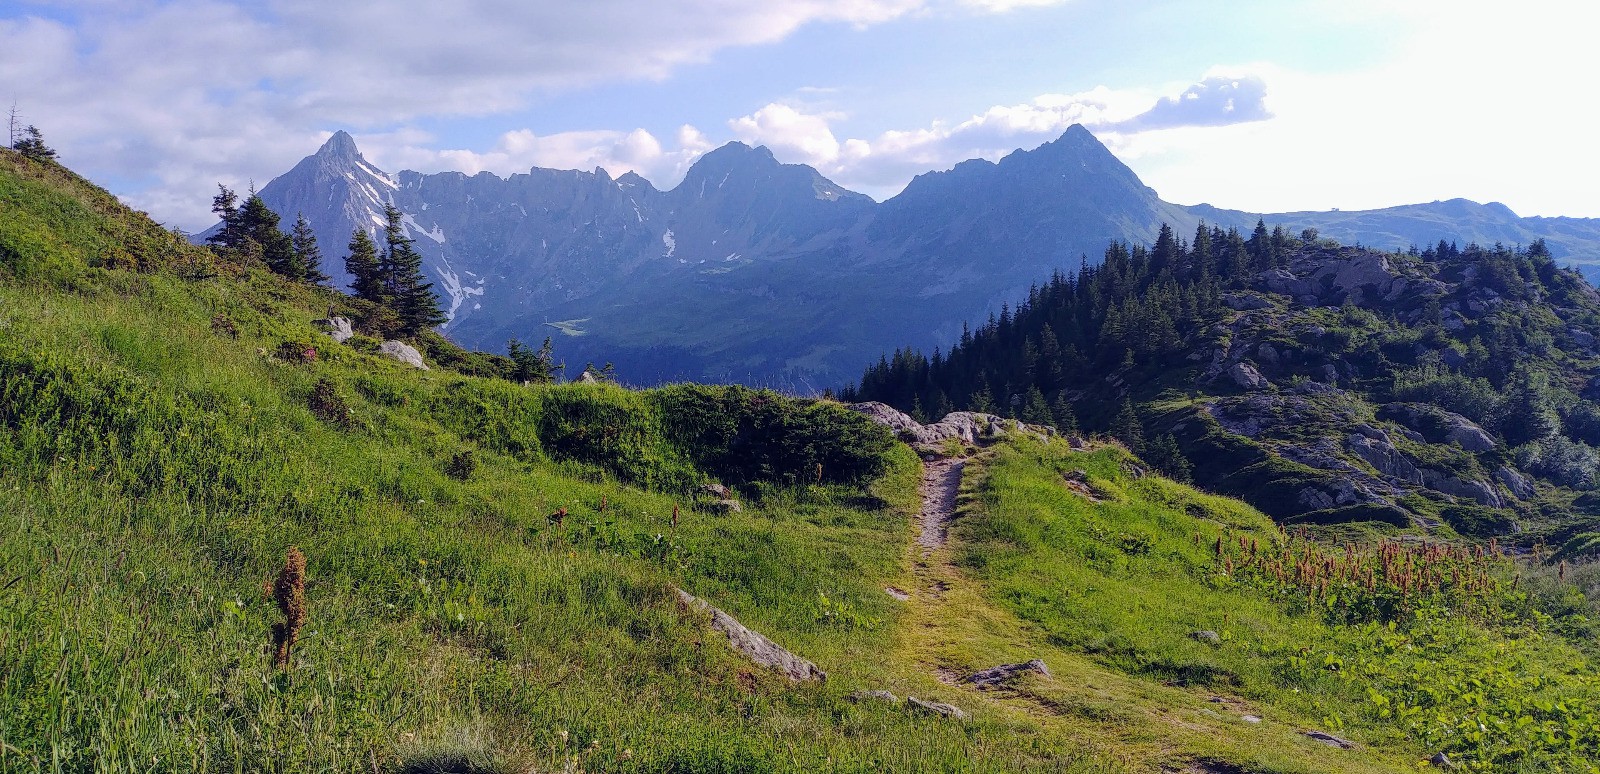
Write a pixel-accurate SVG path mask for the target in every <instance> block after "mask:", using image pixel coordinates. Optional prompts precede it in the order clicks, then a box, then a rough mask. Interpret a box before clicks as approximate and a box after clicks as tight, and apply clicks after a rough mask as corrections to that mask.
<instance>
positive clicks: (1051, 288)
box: [845, 225, 1600, 556]
mask: <svg viewBox="0 0 1600 774" xmlns="http://www.w3.org/2000/svg"><path fill="white" fill-rule="evenodd" d="M1597 334H1600V294H1597V293H1596V291H1595V289H1594V288H1593V287H1591V286H1590V285H1589V284H1588V283H1587V282H1585V281H1584V280H1583V279H1582V278H1581V277H1580V276H1578V275H1577V273H1575V272H1573V271H1570V270H1565V269H1561V268H1558V267H1557V266H1556V264H1555V262H1554V261H1552V260H1551V258H1550V256H1549V255H1548V253H1547V252H1546V251H1545V250H1544V246H1543V244H1542V243H1540V242H1535V243H1533V244H1532V245H1530V246H1529V247H1528V248H1527V249H1525V250H1512V249H1508V248H1506V247H1504V246H1500V245H1495V246H1493V247H1484V246H1480V245H1467V246H1465V247H1461V246H1457V245H1454V244H1449V243H1439V244H1437V245H1434V246H1430V247H1428V248H1427V249H1425V250H1412V251H1410V252H1408V253H1383V252H1377V251H1372V250H1366V249H1362V248H1353V247H1344V246H1340V245H1338V244H1335V243H1332V242H1329V241H1327V240H1319V239H1318V238H1317V237H1316V235H1315V234H1314V233H1312V232H1306V233H1303V234H1301V235H1299V236H1298V237H1296V236H1292V235H1290V234H1288V233H1287V232H1285V231H1283V230H1282V229H1275V230H1272V231H1268V230H1267V229H1266V228H1265V226H1264V225H1258V227H1257V229H1256V230H1255V232H1254V233H1252V234H1251V235H1250V236H1248V237H1246V236H1244V235H1243V234H1241V233H1239V232H1237V231H1233V230H1229V231H1222V230H1221V229H1217V228H1206V227H1204V226H1202V227H1201V228H1200V229H1198V230H1197V231H1196V232H1195V234H1194V235H1193V238H1192V239H1189V240H1184V239H1180V238H1177V237H1176V236H1175V235H1174V234H1173V232H1172V231H1171V229H1165V228H1164V229H1163V230H1162V231H1161V234H1160V237H1159V239H1158V240H1157V241H1156V243H1155V245H1154V246H1152V247H1145V246H1142V245H1135V246H1131V247H1130V246H1128V245H1126V244H1123V243H1113V244H1112V245H1111V246H1110V247H1109V248H1108V249H1107V250H1106V252H1105V261H1104V263H1102V264H1101V265H1098V266H1087V265H1086V266H1084V267H1082V268H1081V269H1080V271H1079V272H1078V273H1076V274H1074V275H1071V276H1068V275H1064V274H1057V275H1056V276H1054V277H1052V278H1051V279H1050V280H1049V281H1048V282H1047V283H1045V284H1044V285H1042V286H1039V287H1036V288H1035V289H1034V290H1033V291H1032V292H1031V293H1030V294H1029V296H1028V297H1027V298H1026V299H1024V300H1022V301H1021V302H1020V303H1019V304H1018V305H1017V307H1016V308H1015V309H1010V308H1008V309H1006V310H1004V311H1003V312H1002V313H1001V314H1000V315H998V316H997V317H995V318H993V319H991V320H989V321H988V322H987V323H986V324H984V325H982V326H981V327H979V328H978V329H977V330H976V331H969V332H967V333H965V334H963V336H962V338H961V341H960V343H959V344H957V345H956V346H955V347H953V348H952V349H951V351H950V352H948V353H943V352H938V351H935V352H934V353H933V354H932V356H931V357H926V356H924V355H923V354H921V353H918V352H915V351H911V350H901V351H899V352H897V353H895V354H894V356H893V357H892V358H885V359H883V360H882V361H881V362H880V363H878V364H877V365H876V366H874V367H872V368H869V369H868V370H867V372H866V373H865V375H864V377H863V379H862V381H861V384H860V385H859V387H858V388H853V389H850V390H847V391H845V392H846V397H851V398H854V397H859V398H861V399H872V400H882V401H885V402H887V403H890V404H893V405H895V406H898V407H900V408H902V409H905V410H907V411H910V412H912V413H913V414H919V413H921V414H926V415H928V416H939V415H941V412H943V411H946V410H948V409H950V408H973V409H976V410H996V411H998V412H1000V413H1003V414H1008V415H1011V416H1016V417H1019V418H1022V419H1024V420H1025V421H1030V422H1041V423H1051V424H1054V425H1056V426H1057V427H1060V428H1063V429H1067V428H1076V427H1080V426H1081V427H1083V428H1085V429H1087V430H1092V431H1096V432H1103V433H1107V434H1109V435H1112V436H1114V437H1116V438H1118V439H1120V440H1122V441H1123V442H1124V443H1125V444H1126V445H1127V446H1128V447H1129V448H1131V449H1133V450H1134V451H1136V452H1138V453H1140V454H1142V455H1144V456H1145V457H1146V458H1147V459H1149V460H1150V461H1151V462H1152V463H1154V464H1156V465H1157V466H1159V467H1160V468H1162V469H1163V470H1165V471H1167V472H1168V473H1169V474H1171V475H1174V476H1177V477H1179V478H1184V479H1188V478H1191V477H1192V479H1193V480H1194V481H1195V482H1196V483H1198V484H1200V485H1201V486H1204V487H1206V488H1210V489H1214V490H1216V491H1221V492H1227V493H1232V494H1236V495H1238V496H1240V497H1243V498H1245V499H1246V500H1248V501H1250V502H1251V503H1253V504H1255V505H1256V506H1257V507H1259V508H1261V509H1263V510H1265V511H1266V512H1268V513H1270V514H1272V515H1273V516H1274V517H1276V518H1279V519H1280V520H1283V521H1286V522H1311V523H1323V524H1327V523H1353V522H1359V523H1363V524H1365V525H1367V526H1368V527H1371V528H1374V529H1378V530H1379V531H1389V530H1392V529H1410V528H1417V529H1420V530H1423V531H1433V532H1440V533H1442V534H1445V535H1449V534H1452V533H1460V534H1467V535H1478V536H1489V535H1514V536H1515V539H1516V540H1517V541H1519V542H1524V543H1527V544H1529V545H1532V544H1534V543H1536V542H1539V541H1541V540H1542V541H1547V542H1549V543H1550V544H1552V545H1559V546H1561V547H1562V550H1563V551H1564V552H1566V553H1567V554H1571V555H1573V556H1579V555H1587V554H1588V553H1589V552H1590V551H1592V550H1594V545H1593V543H1595V537H1596V536H1595V535H1594V534H1593V533H1592V530H1593V529H1594V518H1595V515H1596V514H1597V513H1600V512H1597V511H1596V510H1595V508H1596V507H1597V505H1600V497H1597V496H1594V495H1591V494H1590V492H1591V490H1593V489H1594V488H1595V486H1596V484H1597V483H1600V482H1597V479H1596V476H1597V467H1600V456H1597V454H1596V451H1595V446H1596V445H1600V406H1597V405H1596V404H1595V402H1594V400H1593V398H1594V397H1596V396H1597V394H1600V393H1597V390H1596V388H1595V386H1594V384H1595V382H1593V381H1592V380H1594V378H1595V374H1596V373H1597V369H1600V356H1597V350H1596V346H1597V338H1596V336H1597Z"/></svg>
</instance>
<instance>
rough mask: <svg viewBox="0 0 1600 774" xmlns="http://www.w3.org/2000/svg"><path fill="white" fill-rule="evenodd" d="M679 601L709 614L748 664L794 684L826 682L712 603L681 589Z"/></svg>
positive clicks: (811, 667) (800, 660)
mask: <svg viewBox="0 0 1600 774" xmlns="http://www.w3.org/2000/svg"><path fill="white" fill-rule="evenodd" d="M678 600H679V601H680V602H682V603H683V605H684V607H687V608H689V609H691V610H698V611H700V612H703V613H708V614H710V616H711V628H713V629H716V630H717V631H719V632H722V633H723V634H726V635H728V644H729V645H732V646H733V649H734V650H736V651H739V652H740V653H742V654H744V655H745V656H746V657H747V658H749V659H750V660H751V661H754V662H756V663H757V664H760V665H762V666H764V667H769V668H772V669H776V670H778V671H779V672H782V673H784V674H785V675H787V676H788V677H789V679H790V680H793V681H795V682H800V681H803V680H817V681H822V680H826V679H828V674H827V673H826V672H824V671H822V670H821V669H818V668H817V665H816V664H813V663H811V662H810V661H807V660H805V659H803V658H800V657H799V656H796V655H795V654H793V653H790V652H789V651H788V650H786V649H784V648H783V646H781V645H779V644H777V643H775V642H773V641H772V640H769V639H767V638H766V637H765V636H763V635H762V634H761V633H760V632H757V631H755V630H753V629H749V628H746V627H745V625H744V624H741V623H739V621H738V619H736V618H734V617H733V616H731V615H728V614H727V613H724V612H722V611H721V610H719V609H717V608H716V607H713V606H712V605H711V603H709V602H707V601H705V600H703V599H700V598H698V597H695V596H694V595H692V594H690V593H689V592H687V591H684V590H683V589H678Z"/></svg>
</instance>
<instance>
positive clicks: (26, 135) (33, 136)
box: [11, 124, 56, 161]
mask: <svg viewBox="0 0 1600 774" xmlns="http://www.w3.org/2000/svg"><path fill="white" fill-rule="evenodd" d="M22 134H23V137H22V139H20V140H17V141H16V142H14V143H12V145H11V149H12V150H14V151H16V152H18V153H21V154H22V155H24V156H27V157H28V158H30V159H33V160H34V161H54V160H55V158H56V152H55V149H53V148H51V147H50V146H48V145H45V144H44V135H43V134H41V133H40V132H39V127H37V126H34V125H33V124H29V125H28V128H26V129H24V130H22Z"/></svg>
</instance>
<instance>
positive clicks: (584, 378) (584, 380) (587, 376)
mask: <svg viewBox="0 0 1600 774" xmlns="http://www.w3.org/2000/svg"><path fill="white" fill-rule="evenodd" d="M574 381H576V382H577V383H578V384H599V383H600V380H599V379H598V378H596V377H595V375H594V373H593V372H591V371H587V370H585V371H584V372H583V373H581V374H578V378H577V379H575V380H574Z"/></svg>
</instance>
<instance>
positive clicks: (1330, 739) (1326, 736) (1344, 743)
mask: <svg viewBox="0 0 1600 774" xmlns="http://www.w3.org/2000/svg"><path fill="white" fill-rule="evenodd" d="M1300 733H1302V734H1305V735H1306V736H1308V737H1310V738H1312V739H1315V740H1317V741H1319V742H1321V743H1323V744H1325V745H1327V746H1329V747H1337V748H1339V749H1341V750H1354V749H1355V748H1356V743H1355V742H1352V741H1350V740H1349V739H1341V738H1339V737H1337V736H1334V735H1333V734H1330V733H1328V732H1326V731H1301V732H1300Z"/></svg>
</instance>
